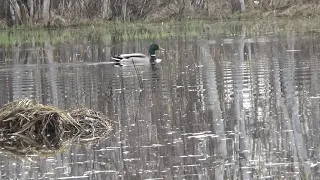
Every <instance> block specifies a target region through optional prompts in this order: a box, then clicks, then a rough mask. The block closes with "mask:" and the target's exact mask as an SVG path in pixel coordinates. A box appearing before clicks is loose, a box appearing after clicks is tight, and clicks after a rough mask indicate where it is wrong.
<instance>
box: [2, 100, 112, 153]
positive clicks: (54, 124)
mask: <svg viewBox="0 0 320 180" xmlns="http://www.w3.org/2000/svg"><path fill="white" fill-rule="evenodd" d="M0 125H1V140H0V145H2V147H3V148H4V149H5V150H7V151H11V152H15V153H17V152H19V153H20V154H26V153H30V152H35V151H39V152H47V151H48V150H58V149H60V148H61V147H62V144H63V142H65V141H69V140H70V139H72V138H74V137H79V138H80V141H89V140H96V139H99V138H101V137H105V136H106V135H108V134H109V133H110V132H111V131H112V128H113V124H112V122H111V121H110V120H109V119H108V118H107V117H106V116H104V115H103V114H102V113H100V112H95V111H93V110H90V109H78V110H74V111H72V112H71V113H70V114H69V113H68V112H66V111H63V110H60V109H58V108H55V107H52V106H46V105H42V104H39V103H36V102H34V101H32V100H29V99H22V100H16V101H13V102H10V103H8V104H6V105H5V106H4V107H3V108H2V109H0Z"/></svg>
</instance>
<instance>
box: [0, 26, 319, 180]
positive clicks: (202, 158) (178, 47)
mask: <svg viewBox="0 0 320 180" xmlns="http://www.w3.org/2000/svg"><path fill="white" fill-rule="evenodd" d="M208 27H209V28H208ZM214 28H215V27H214V26H210V25H208V26H206V27H203V28H200V31H198V34H186V33H182V32H181V31H179V29H177V30H176V32H175V33H172V34H169V35H166V36H165V37H161V36H157V37H152V38H131V39H130V38H122V36H121V35H119V34H117V33H114V32H113V33H111V34H110V36H107V37H105V36H104V37H103V38H91V36H89V35H87V36H82V37H79V38H77V39H74V40H72V41H68V42H65V41H61V42H52V41H50V40H45V41H43V42H35V41H30V42H24V41H20V42H15V43H12V44H11V45H3V46H1V45H0V107H2V106H3V105H4V104H6V103H7V102H10V101H13V100H16V99H21V98H25V97H28V98H31V99H36V100H37V101H39V102H41V103H44V104H51V105H54V106H57V107H60V108H63V109H74V108H77V107H79V106H82V107H83V106H84V107H88V108H91V109H94V110H97V111H101V112H103V113H104V114H106V115H108V116H109V117H110V118H111V119H113V120H114V121H116V122H117V124H116V126H115V128H114V131H113V133H112V135H111V136H110V137H106V138H103V139H101V140H100V141H99V143H96V142H95V143H90V142H89V143H85V144H79V143H71V144H68V145H67V146H66V147H65V148H64V149H63V150H61V151H59V152H58V153H57V154H54V155H50V156H48V157H46V156H40V155H30V156H28V157H27V158H22V157H20V156H17V155H15V154H11V153H8V152H4V151H1V152H0V165H1V179H130V180H133V179H137V180H138V179H187V180H195V179H317V178H319V177H320V173H319V167H320V164H319V160H320V135H319V134H320V132H319V131H320V130H319V128H318V127H319V126H320V124H319V117H320V105H319V102H320V101H319V100H320V85H319V83H320V82H319V81H320V71H319V67H320V62H319V58H320V51H319V49H320V38H319V36H317V35H314V34H311V33H310V34H308V33H304V34H298V33H294V32H290V31H288V32H287V33H282V34H276V33H268V32H266V33H265V34H263V35H261V34H258V35H250V36H249V35H248V34H249V29H248V28H247V27H246V26H245V25H243V24H242V25H241V24H240V25H236V28H235V29H236V30H235V33H234V34H214V33H210V31H212V29H214ZM48 39H49V38H48ZM151 43H158V44H159V45H160V46H161V47H163V48H165V49H166V52H158V53H157V57H158V58H161V59H162V62H161V63H160V64H157V65H155V66H150V65H145V66H134V67H133V66H128V67H116V66H114V64H113V63H112V61H111V60H110V57H111V56H112V55H115V54H118V53H131V52H142V53H147V52H148V46H149V45H150V44H151Z"/></svg>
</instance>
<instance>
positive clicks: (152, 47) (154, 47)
mask: <svg viewBox="0 0 320 180" xmlns="http://www.w3.org/2000/svg"><path fill="white" fill-rule="evenodd" d="M157 50H162V48H161V47H160V46H159V45H158V44H151V45H150V47H149V54H150V56H151V55H155V54H156V51H157Z"/></svg>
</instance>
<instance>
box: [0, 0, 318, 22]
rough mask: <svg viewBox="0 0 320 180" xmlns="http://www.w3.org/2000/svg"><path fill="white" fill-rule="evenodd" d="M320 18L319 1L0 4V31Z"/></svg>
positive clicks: (20, 0)
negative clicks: (99, 24) (108, 23)
mask: <svg viewBox="0 0 320 180" xmlns="http://www.w3.org/2000/svg"><path fill="white" fill-rule="evenodd" d="M319 15H320V2H319V1H318V0H226V1H221V0H148V1H145V0H130V1H129V0H97V1H91V0H79V1H73V0H55V1H53V0H11V1H4V0H2V1H1V0H0V27H1V26H2V27H8V26H15V25H27V26H39V25H40V26H70V25H78V24H86V23H92V22H97V21H99V22H100V21H120V22H129V21H130V22H131V21H140V22H141V21H143V22H145V21H147V22H150V21H151V22H159V21H160V22H161V21H168V20H182V19H219V20H221V19H239V18H242V19H257V18H270V17H301V16H304V17H310V16H319Z"/></svg>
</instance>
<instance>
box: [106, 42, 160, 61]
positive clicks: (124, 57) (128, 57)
mask: <svg viewBox="0 0 320 180" xmlns="http://www.w3.org/2000/svg"><path fill="white" fill-rule="evenodd" d="M158 50H161V51H165V49H163V48H161V47H160V46H159V45H158V44H151V45H150V46H149V56H148V55H145V54H142V53H131V54H119V55H115V56H113V57H112V58H111V59H112V60H114V61H115V62H116V63H121V62H129V63H130V62H132V63H134V64H136V63H148V62H150V64H156V63H159V62H161V60H160V59H157V57H156V51H158Z"/></svg>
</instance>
